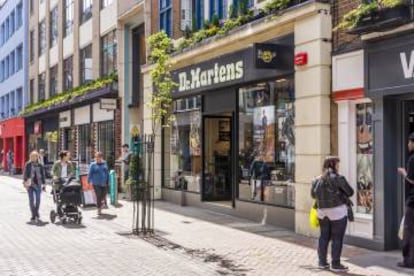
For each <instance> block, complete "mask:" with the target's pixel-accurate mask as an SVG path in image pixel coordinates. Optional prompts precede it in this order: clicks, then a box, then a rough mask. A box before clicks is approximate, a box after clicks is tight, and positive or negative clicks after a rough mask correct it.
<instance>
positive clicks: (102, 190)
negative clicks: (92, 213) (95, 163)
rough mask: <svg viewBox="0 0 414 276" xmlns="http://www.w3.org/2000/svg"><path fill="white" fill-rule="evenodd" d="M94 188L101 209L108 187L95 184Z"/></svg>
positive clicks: (97, 204)
mask: <svg viewBox="0 0 414 276" xmlns="http://www.w3.org/2000/svg"><path fill="white" fill-rule="evenodd" d="M93 188H94V190H95V194H96V206H97V207H98V209H101V208H102V200H103V199H104V198H105V194H106V187H105V186H97V185H94V186H93Z"/></svg>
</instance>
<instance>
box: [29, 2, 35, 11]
mask: <svg viewBox="0 0 414 276" xmlns="http://www.w3.org/2000/svg"><path fill="white" fill-rule="evenodd" d="M34 2H35V1H34V0H30V14H33V11H34Z"/></svg>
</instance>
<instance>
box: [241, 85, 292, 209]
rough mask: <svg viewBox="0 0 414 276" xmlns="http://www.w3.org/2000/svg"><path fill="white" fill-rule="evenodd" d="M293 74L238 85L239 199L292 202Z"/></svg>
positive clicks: (276, 202)
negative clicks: (272, 79) (287, 76)
mask: <svg viewBox="0 0 414 276" xmlns="http://www.w3.org/2000/svg"><path fill="white" fill-rule="evenodd" d="M294 100H295V93H294V81H293V78H283V79H278V80H275V81H268V82H261V83H257V84H254V85H251V86H247V87H243V88H241V89H239V118H238V121H239V133H238V134H239V199H244V200H252V201H260V202H266V203H269V204H275V205H280V206H286V207H293V206H294V186H293V182H294V179H295V175H294V174H295V129H294V125H295V104H294Z"/></svg>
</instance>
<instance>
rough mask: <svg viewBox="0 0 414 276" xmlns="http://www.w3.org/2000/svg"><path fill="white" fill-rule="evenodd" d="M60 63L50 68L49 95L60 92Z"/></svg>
mask: <svg viewBox="0 0 414 276" xmlns="http://www.w3.org/2000/svg"><path fill="white" fill-rule="evenodd" d="M58 78H59V76H58V65H57V64H56V65H54V66H52V67H50V69H49V91H50V93H49V97H52V96H54V95H56V94H57V93H58Z"/></svg>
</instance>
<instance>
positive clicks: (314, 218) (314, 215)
mask: <svg viewBox="0 0 414 276" xmlns="http://www.w3.org/2000/svg"><path fill="white" fill-rule="evenodd" d="M309 225H310V227H311V228H318V227H319V218H318V211H317V210H316V208H315V202H314V204H312V207H311V209H310V212H309Z"/></svg>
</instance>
